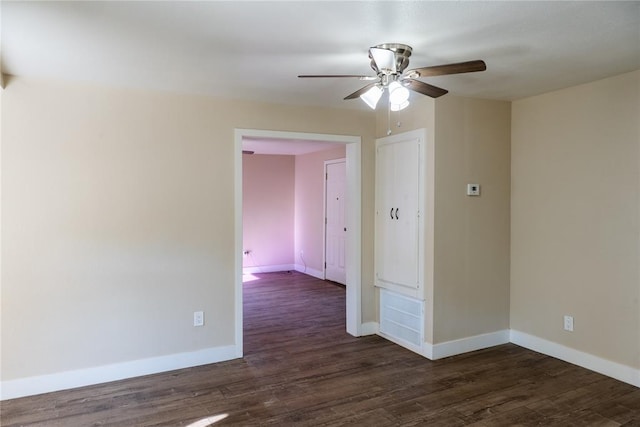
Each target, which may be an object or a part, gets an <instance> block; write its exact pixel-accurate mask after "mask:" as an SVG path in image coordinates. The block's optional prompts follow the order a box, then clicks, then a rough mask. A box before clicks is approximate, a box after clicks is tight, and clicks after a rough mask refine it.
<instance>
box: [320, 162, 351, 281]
mask: <svg viewBox="0 0 640 427" xmlns="http://www.w3.org/2000/svg"><path fill="white" fill-rule="evenodd" d="M345 196H346V163H345V161H344V159H340V160H339V161H327V162H325V246H324V247H325V278H326V279H327V280H331V281H334V282H337V283H341V284H343V285H346V283H347V280H346V272H345V265H346V263H345V242H346V238H347V226H346V221H345V214H344V208H345V202H346V198H345Z"/></svg>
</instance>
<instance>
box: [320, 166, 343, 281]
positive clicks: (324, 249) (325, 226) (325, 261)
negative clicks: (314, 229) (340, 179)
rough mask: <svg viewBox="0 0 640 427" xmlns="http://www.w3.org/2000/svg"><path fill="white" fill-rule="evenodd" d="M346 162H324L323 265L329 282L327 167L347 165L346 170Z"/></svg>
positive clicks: (324, 276)
mask: <svg viewBox="0 0 640 427" xmlns="http://www.w3.org/2000/svg"><path fill="white" fill-rule="evenodd" d="M346 162H347V159H346V157H343V158H341V159H333V160H325V161H324V177H325V178H324V197H323V199H322V211H323V212H324V221H323V223H322V237H323V238H322V265H323V269H322V278H323V279H325V280H327V181H328V180H327V176H328V175H327V174H328V172H327V166H328V165H333V164H336V163H345V168H346ZM346 180H347V177H346V171H345V181H346ZM347 200H348V199H347ZM345 225H346V206H345ZM345 261H346V254H345ZM345 269H346V265H345ZM345 273H346V271H345Z"/></svg>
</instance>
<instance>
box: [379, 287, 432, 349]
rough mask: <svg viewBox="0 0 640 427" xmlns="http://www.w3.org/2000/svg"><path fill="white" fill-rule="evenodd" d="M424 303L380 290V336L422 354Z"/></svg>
mask: <svg viewBox="0 0 640 427" xmlns="http://www.w3.org/2000/svg"><path fill="white" fill-rule="evenodd" d="M423 306H424V301H422V300H418V299H414V298H410V297H407V296H405V295H401V294H397V293H395V292H393V291H390V290H388V289H380V334H381V335H382V336H383V337H385V338H388V339H389V340H391V341H393V342H395V343H396V344H399V345H401V346H403V347H406V348H408V349H409V350H412V351H415V352H418V353H422V343H423V342H424V310H423Z"/></svg>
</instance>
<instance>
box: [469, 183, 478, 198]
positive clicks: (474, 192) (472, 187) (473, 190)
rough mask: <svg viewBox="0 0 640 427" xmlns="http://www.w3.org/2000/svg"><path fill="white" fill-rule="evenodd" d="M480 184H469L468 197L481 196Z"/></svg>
mask: <svg viewBox="0 0 640 427" xmlns="http://www.w3.org/2000/svg"><path fill="white" fill-rule="evenodd" d="M479 195H480V184H467V196H479Z"/></svg>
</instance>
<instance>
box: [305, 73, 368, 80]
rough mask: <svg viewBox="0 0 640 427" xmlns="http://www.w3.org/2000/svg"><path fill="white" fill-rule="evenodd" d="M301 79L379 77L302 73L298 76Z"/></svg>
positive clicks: (365, 78)
mask: <svg viewBox="0 0 640 427" xmlns="http://www.w3.org/2000/svg"><path fill="white" fill-rule="evenodd" d="M298 77H299V78H301V79H309V78H311V79H318V78H321V79H323V78H332V77H339V78H343V77H352V78H357V79H358V80H365V81H368V80H376V79H377V78H378V76H361V75H359V74H302V75H299V76H298Z"/></svg>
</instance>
